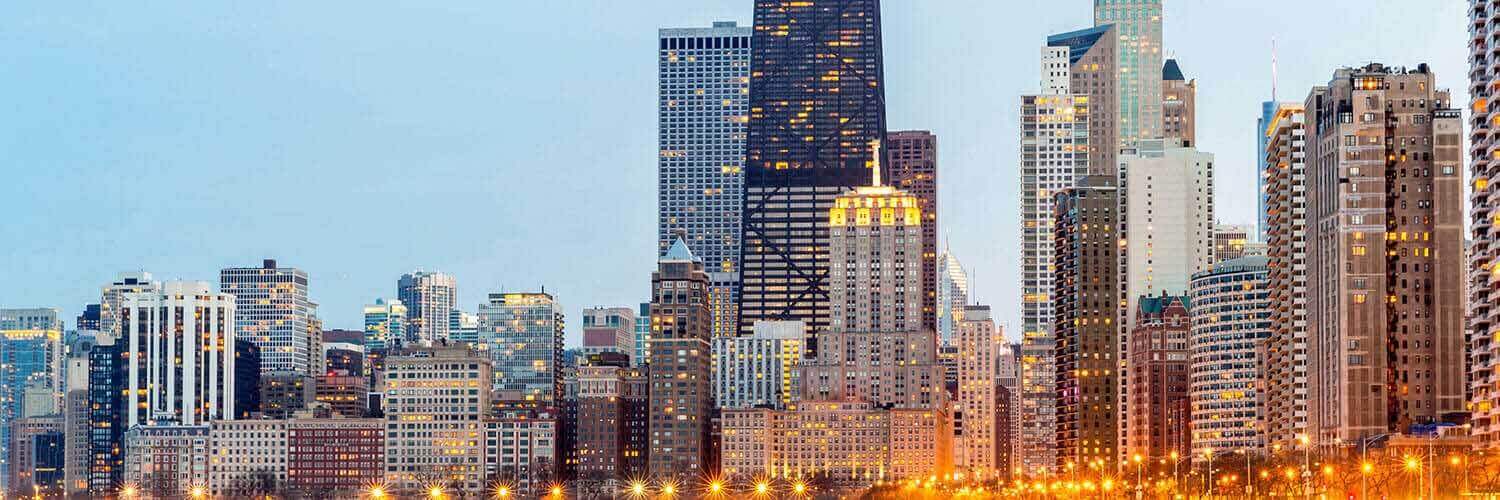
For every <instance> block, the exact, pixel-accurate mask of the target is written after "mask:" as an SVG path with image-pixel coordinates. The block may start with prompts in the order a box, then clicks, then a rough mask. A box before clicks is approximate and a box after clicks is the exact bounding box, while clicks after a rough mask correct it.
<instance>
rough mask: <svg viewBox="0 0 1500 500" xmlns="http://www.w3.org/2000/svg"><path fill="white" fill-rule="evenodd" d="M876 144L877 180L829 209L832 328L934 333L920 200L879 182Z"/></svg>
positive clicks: (851, 193)
mask: <svg viewBox="0 0 1500 500" xmlns="http://www.w3.org/2000/svg"><path fill="white" fill-rule="evenodd" d="M874 147H875V148H876V149H877V151H876V152H875V158H876V161H875V163H874V168H873V169H872V171H873V172H874V173H875V175H874V179H873V180H874V182H873V184H872V185H871V186H865V187H858V188H854V189H853V190H851V191H849V192H847V193H844V194H843V195H840V196H838V197H837V198H836V199H835V200H834V205H833V208H832V209H830V210H829V212H828V225H829V231H828V232H829V235H828V248H829V254H830V256H829V262H830V264H831V266H830V268H829V274H828V282H829V284H828V297H829V304H830V305H829V313H830V315H831V316H830V318H829V319H828V323H829V330H830V331H831V332H834V333H845V332H924V331H926V332H931V331H932V330H927V329H924V328H925V327H926V325H925V324H924V323H923V314H922V303H923V297H922V265H923V261H922V208H921V203H920V201H918V198H917V197H915V196H912V195H910V194H907V193H906V192H904V191H900V190H897V189H896V188H895V187H894V186H883V185H881V176H880V163H879V158H880V156H879V155H880V153H879V151H878V149H879V147H880V146H879V144H876V145H875V146H874ZM935 341H936V339H935V338H934V339H933V340H932V341H929V343H932V342H935Z"/></svg>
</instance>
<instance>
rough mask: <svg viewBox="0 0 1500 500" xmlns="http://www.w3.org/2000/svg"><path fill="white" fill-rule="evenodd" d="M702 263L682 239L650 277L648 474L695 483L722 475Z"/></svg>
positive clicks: (709, 316)
mask: <svg viewBox="0 0 1500 500" xmlns="http://www.w3.org/2000/svg"><path fill="white" fill-rule="evenodd" d="M711 293H712V289H711V287H710V286H709V280H708V274H707V273H706V272H704V270H703V261H702V260H700V259H699V258H698V257H697V256H696V255H693V252H692V251H691V250H689V249H688V246H687V243H686V242H685V241H683V240H682V239H681V238H678V239H677V240H676V241H674V242H672V246H671V247H670V248H668V249H667V252H666V254H665V255H663V256H662V257H661V259H660V260H659V261H658V264H657V270H656V272H654V273H651V341H650V361H649V362H650V370H649V377H650V381H651V383H650V387H649V388H648V389H649V390H650V410H651V420H650V432H651V449H650V451H649V452H648V453H647V456H648V457H649V460H650V462H649V464H650V465H649V472H650V474H651V475H652V476H655V477H658V478H676V479H678V480H680V481H686V480H695V479H697V478H699V477H703V476H704V475H706V474H710V473H713V472H717V470H716V469H717V468H718V464H717V463H713V462H712V460H711V458H712V453H711V448H712V447H713V446H714V445H713V443H711V439H712V438H711V433H710V430H711V425H710V424H711V422H710V420H711V418H712V415H711V414H712V411H713V404H714V401H713V386H712V385H711V384H712V380H711V377H712V366H711V358H712V351H711V347H710V345H709V340H710V337H712V335H713V331H712V330H713V329H712V324H711V323H712V313H711V312H710V308H709V302H710V300H709V295H710V294H711Z"/></svg>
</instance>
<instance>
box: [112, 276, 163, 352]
mask: <svg viewBox="0 0 1500 500" xmlns="http://www.w3.org/2000/svg"><path fill="white" fill-rule="evenodd" d="M159 290H161V283H158V282H156V281H155V280H153V279H152V277H151V273H148V272H145V271H139V272H129V273H120V275H119V277H118V278H115V281H114V282H112V283H110V284H108V285H104V287H103V288H102V289H101V290H100V293H99V331H101V332H104V333H107V334H112V335H115V336H119V335H120V333H121V332H120V308H121V307H122V306H123V302H124V301H125V295H126V294H130V293H140V292H147V293H150V292H156V291H159Z"/></svg>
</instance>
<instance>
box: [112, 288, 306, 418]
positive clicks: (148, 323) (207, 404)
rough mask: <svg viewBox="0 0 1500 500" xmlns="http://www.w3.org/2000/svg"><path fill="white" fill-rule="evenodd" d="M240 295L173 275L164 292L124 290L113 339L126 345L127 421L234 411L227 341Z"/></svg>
mask: <svg viewBox="0 0 1500 500" xmlns="http://www.w3.org/2000/svg"><path fill="white" fill-rule="evenodd" d="M304 283H305V281H304ZM237 302H238V301H237V300H236V297H235V296H233V295H229V294H228V293H216V292H214V291H213V290H212V288H211V287H210V286H209V284H208V283H206V282H202V281H168V282H166V283H162V285H161V291H160V292H150V293H147V292H142V293H130V294H126V295H125V297H124V301H123V302H121V308H120V316H119V318H120V333H121V338H120V339H119V340H117V341H116V342H117V343H119V344H120V345H121V346H122V347H123V348H124V349H125V352H126V353H128V354H127V356H126V358H125V359H124V361H125V362H126V364H127V368H126V374H127V384H126V386H125V387H124V389H125V400H124V403H125V404H124V405H123V406H124V408H129V409H130V410H128V411H126V412H125V419H124V422H123V423H124V425H125V427H126V428H130V427H133V426H136V425H157V424H166V423H176V424H181V425H188V426H192V425H200V424H205V423H207V422H208V421H209V420H233V419H234V418H235V415H236V412H235V408H236V405H237V404H238V403H237V402H236V398H235V395H236V394H237V392H236V386H235V383H236V378H235V361H236V358H235V356H234V350H233V349H232V348H231V347H230V346H233V345H234V342H235V338H236V337H237V336H238V334H239V333H238V331H240V329H238V328H236V326H235V325H236V321H235V320H236V318H239V317H240V316H239V315H238V313H237V307H236V306H237ZM240 324H241V325H244V323H240ZM251 331H261V332H264V331H265V330H254V329H252V330H251ZM303 338H304V340H305V339H306V337H303ZM303 361H304V362H305V361H306V360H305V359H304V360H303Z"/></svg>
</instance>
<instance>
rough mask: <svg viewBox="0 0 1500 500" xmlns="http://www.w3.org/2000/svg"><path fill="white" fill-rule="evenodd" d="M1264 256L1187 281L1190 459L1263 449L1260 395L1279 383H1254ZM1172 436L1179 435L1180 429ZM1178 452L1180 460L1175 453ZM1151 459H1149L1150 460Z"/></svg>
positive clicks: (1265, 315)
mask: <svg viewBox="0 0 1500 500" xmlns="http://www.w3.org/2000/svg"><path fill="white" fill-rule="evenodd" d="M1266 264H1267V259H1266V258H1265V257H1242V258H1239V259H1234V260H1226V261H1223V262H1220V263H1219V264H1218V265H1216V266H1214V269H1213V270H1212V271H1208V272H1203V273H1198V274H1197V275H1196V276H1194V277H1193V288H1192V291H1191V300H1192V323H1193V327H1192V334H1191V336H1190V337H1189V339H1190V340H1189V342H1188V349H1189V351H1190V353H1191V366H1189V367H1188V368H1187V370H1186V371H1187V372H1188V373H1190V374H1192V384H1191V387H1190V388H1189V394H1190V398H1191V403H1190V404H1191V407H1192V409H1193V411H1192V420H1191V422H1190V423H1191V426H1190V427H1191V429H1192V448H1193V449H1192V452H1193V454H1194V456H1202V454H1203V453H1204V452H1205V451H1207V450H1210V449H1213V450H1226V451H1228V450H1255V451H1261V452H1265V451H1270V450H1269V449H1267V446H1266V442H1265V436H1264V435H1263V430H1262V429H1263V422H1264V417H1265V411H1264V410H1263V408H1264V404H1263V403H1264V402H1265V401H1266V395H1265V394H1263V393H1262V391H1263V388H1264V387H1266V386H1269V385H1275V384H1284V383H1286V381H1285V380H1273V379H1262V378H1261V377H1262V374H1263V373H1264V370H1263V368H1262V364H1261V360H1260V359H1258V354H1257V353H1258V351H1259V350H1260V349H1263V348H1264V347H1263V344H1264V343H1265V342H1266V339H1267V338H1268V337H1270V335H1271V318H1272V314H1273V313H1274V311H1275V309H1276V308H1277V307H1278V306H1279V305H1278V304H1275V303H1273V302H1271V300H1270V297H1271V295H1272V289H1271V287H1270V286H1268V283H1267V278H1268V273H1267V271H1268V269H1267V267H1266ZM1174 424H1176V426H1175V427H1173V428H1174V429H1180V428H1181V427H1182V425H1181V423H1178V422H1174ZM1178 451H1179V452H1182V453H1185V452H1183V451H1182V450H1178ZM1153 458H1155V457H1153Z"/></svg>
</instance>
